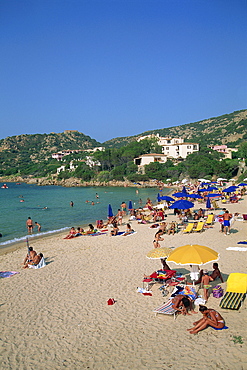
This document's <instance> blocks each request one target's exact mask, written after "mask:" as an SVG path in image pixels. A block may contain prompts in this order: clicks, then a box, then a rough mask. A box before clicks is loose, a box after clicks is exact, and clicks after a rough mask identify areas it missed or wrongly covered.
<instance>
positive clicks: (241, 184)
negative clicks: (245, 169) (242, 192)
mask: <svg viewBox="0 0 247 370" xmlns="http://www.w3.org/2000/svg"><path fill="white" fill-rule="evenodd" d="M238 186H247V183H246V182H241V183H240V184H238Z"/></svg>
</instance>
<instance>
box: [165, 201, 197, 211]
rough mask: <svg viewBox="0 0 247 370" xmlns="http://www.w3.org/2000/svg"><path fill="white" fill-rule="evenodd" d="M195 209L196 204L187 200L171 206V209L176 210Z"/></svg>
mask: <svg viewBox="0 0 247 370" xmlns="http://www.w3.org/2000/svg"><path fill="white" fill-rule="evenodd" d="M193 207H194V203H192V202H189V201H188V200H185V199H181V200H177V201H176V202H174V203H173V204H172V205H171V206H170V208H171V209H174V208H177V209H189V208H193Z"/></svg>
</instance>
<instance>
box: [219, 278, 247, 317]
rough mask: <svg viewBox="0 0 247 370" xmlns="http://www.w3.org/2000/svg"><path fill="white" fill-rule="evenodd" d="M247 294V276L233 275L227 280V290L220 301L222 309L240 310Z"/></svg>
mask: <svg viewBox="0 0 247 370" xmlns="http://www.w3.org/2000/svg"><path fill="white" fill-rule="evenodd" d="M246 292H247V274H241V273H232V274H230V275H229V277H228V279H227V289H226V293H225V295H224V297H223V298H222V300H221V301H220V307H221V308H227V309H231V310H238V309H239V308H240V306H241V303H242V301H243V300H244V298H245V296H246Z"/></svg>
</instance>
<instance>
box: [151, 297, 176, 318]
mask: <svg viewBox="0 0 247 370" xmlns="http://www.w3.org/2000/svg"><path fill="white" fill-rule="evenodd" d="M153 312H154V313H155V316H156V315H157V314H158V313H162V314H164V315H173V318H174V320H175V319H176V313H177V310H175V309H174V308H173V307H172V300H171V299H169V301H167V302H166V303H165V304H163V305H162V306H160V307H157V308H155V309H154V310H153Z"/></svg>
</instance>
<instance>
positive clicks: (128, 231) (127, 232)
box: [123, 224, 134, 236]
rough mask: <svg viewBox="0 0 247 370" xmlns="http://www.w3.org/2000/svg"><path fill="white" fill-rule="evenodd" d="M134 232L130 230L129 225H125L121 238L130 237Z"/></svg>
mask: <svg viewBox="0 0 247 370" xmlns="http://www.w3.org/2000/svg"><path fill="white" fill-rule="evenodd" d="M133 232H134V230H133V229H132V228H131V226H130V224H127V225H126V231H125V233H124V234H123V236H127V235H130V234H132V233H133Z"/></svg>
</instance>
